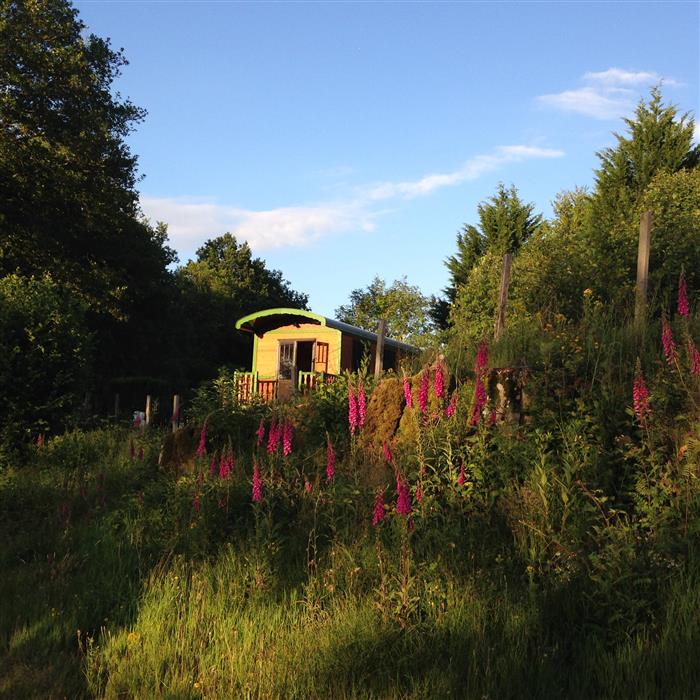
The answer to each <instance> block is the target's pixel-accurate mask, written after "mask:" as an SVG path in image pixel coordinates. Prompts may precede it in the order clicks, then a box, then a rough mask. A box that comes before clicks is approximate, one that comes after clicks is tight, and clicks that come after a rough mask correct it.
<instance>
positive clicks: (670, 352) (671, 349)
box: [661, 316, 678, 365]
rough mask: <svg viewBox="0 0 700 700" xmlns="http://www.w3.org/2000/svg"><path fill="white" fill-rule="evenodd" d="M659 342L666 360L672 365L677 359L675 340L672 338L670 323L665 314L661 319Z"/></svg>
mask: <svg viewBox="0 0 700 700" xmlns="http://www.w3.org/2000/svg"><path fill="white" fill-rule="evenodd" d="M661 343H662V344H663V346H664V356H665V357H666V362H667V363H668V364H669V365H672V364H673V363H674V362H675V361H676V360H677V359H678V352H677V350H676V341H675V340H674V339H673V330H672V328H671V324H670V323H669V322H668V319H667V318H666V317H665V316H664V318H663V320H662V331H661Z"/></svg>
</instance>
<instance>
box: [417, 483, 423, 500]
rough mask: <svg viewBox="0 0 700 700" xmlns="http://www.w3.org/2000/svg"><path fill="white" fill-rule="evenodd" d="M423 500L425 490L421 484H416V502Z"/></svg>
mask: <svg viewBox="0 0 700 700" xmlns="http://www.w3.org/2000/svg"><path fill="white" fill-rule="evenodd" d="M422 501H423V490H422V489H421V487H420V486H416V503H421V502H422Z"/></svg>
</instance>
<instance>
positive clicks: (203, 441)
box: [195, 420, 207, 457]
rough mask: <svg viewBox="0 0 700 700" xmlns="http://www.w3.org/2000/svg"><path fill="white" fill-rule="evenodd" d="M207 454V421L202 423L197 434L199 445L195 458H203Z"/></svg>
mask: <svg viewBox="0 0 700 700" xmlns="http://www.w3.org/2000/svg"><path fill="white" fill-rule="evenodd" d="M206 453H207V420H205V421H204V425H203V426H202V430H201V432H200V433H199V445H198V446H197V452H195V456H196V457H204V455H205V454H206Z"/></svg>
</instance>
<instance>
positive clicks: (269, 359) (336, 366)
mask: <svg viewBox="0 0 700 700" xmlns="http://www.w3.org/2000/svg"><path fill="white" fill-rule="evenodd" d="M341 335H342V334H341V332H340V331H338V330H336V329H335V328H327V327H326V326H319V325H318V324H315V323H302V324H301V325H299V326H282V327H281V328H276V329H275V330H272V331H268V332H267V333H265V334H264V335H263V337H262V338H258V342H257V363H256V367H255V369H256V371H257V373H258V377H260V378H261V379H264V378H268V377H269V378H274V377H277V363H278V357H279V355H278V349H279V343H280V341H281V340H318V341H319V342H321V343H328V372H329V373H330V374H340V344H341Z"/></svg>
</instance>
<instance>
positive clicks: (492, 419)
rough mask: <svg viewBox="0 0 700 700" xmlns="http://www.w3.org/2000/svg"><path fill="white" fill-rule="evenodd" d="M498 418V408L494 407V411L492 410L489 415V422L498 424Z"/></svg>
mask: <svg viewBox="0 0 700 700" xmlns="http://www.w3.org/2000/svg"><path fill="white" fill-rule="evenodd" d="M497 420H498V413H496V409H495V408H494V409H493V411H491V415H490V416H489V424H490V425H496V421H497Z"/></svg>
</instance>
